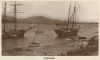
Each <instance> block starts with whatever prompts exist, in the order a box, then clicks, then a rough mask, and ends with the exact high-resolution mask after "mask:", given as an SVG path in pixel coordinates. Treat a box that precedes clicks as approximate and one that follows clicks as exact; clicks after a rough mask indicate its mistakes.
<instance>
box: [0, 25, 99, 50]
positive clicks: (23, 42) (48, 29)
mask: <svg viewBox="0 0 100 60" xmlns="http://www.w3.org/2000/svg"><path fill="white" fill-rule="evenodd" d="M18 26H20V27H17V28H18V29H27V28H29V27H30V26H31V27H32V26H36V24H18ZM55 27H56V26H55V25H49V24H40V25H39V30H40V31H44V33H41V34H38V35H37V37H36V39H35V41H36V42H41V43H40V46H47V45H53V44H59V43H63V42H65V41H66V38H58V37H57V34H56V33H55V32H54V29H55ZM9 28H10V27H9ZM35 31H36V28H33V29H31V30H28V31H27V32H26V33H25V35H24V38H9V39H8V38H7V39H2V50H8V49H13V48H18V47H28V43H30V42H32V41H33V39H34V37H35ZM96 32H98V27H97V26H95V25H92V26H90V28H88V25H84V26H82V28H81V29H80V31H79V33H78V36H86V37H91V36H95V35H98V33H96Z"/></svg>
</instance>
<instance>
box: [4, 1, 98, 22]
mask: <svg viewBox="0 0 100 60" xmlns="http://www.w3.org/2000/svg"><path fill="white" fill-rule="evenodd" d="M14 3H15V2H14V1H9V2H7V15H9V16H13V13H9V12H13V10H14V7H13V6H10V4H14ZM17 3H18V4H23V5H21V6H18V7H17V11H18V12H24V13H18V14H17V18H27V17H32V16H45V17H49V18H52V19H59V20H67V18H68V12H69V10H68V9H69V5H70V1H17ZM74 6H75V1H71V14H70V16H71V15H72V13H73V7H74ZM79 6H80V7H79ZM78 7H79V8H78ZM76 8H78V10H77V12H76V20H77V21H84V22H98V21H99V2H98V1H76ZM3 9H4V2H2V14H3Z"/></svg>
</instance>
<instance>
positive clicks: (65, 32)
mask: <svg viewBox="0 0 100 60" xmlns="http://www.w3.org/2000/svg"><path fill="white" fill-rule="evenodd" d="M78 8H79V7H78ZM78 8H77V9H78ZM77 9H76V3H75V6H74V13H73V14H72V16H71V17H70V10H71V2H70V6H69V14H68V21H67V24H66V25H67V27H65V26H66V25H65V26H63V27H61V28H60V29H55V33H56V34H57V35H58V36H59V37H68V36H77V34H78V28H75V26H76V23H75V19H76V17H75V13H76V11H77ZM72 18H73V19H72Z"/></svg>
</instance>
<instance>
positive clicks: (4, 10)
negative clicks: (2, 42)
mask: <svg viewBox="0 0 100 60" xmlns="http://www.w3.org/2000/svg"><path fill="white" fill-rule="evenodd" d="M6 5H7V3H6V2H5V8H4V29H3V30H4V32H6Z"/></svg>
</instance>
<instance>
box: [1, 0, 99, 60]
mask: <svg viewBox="0 0 100 60" xmlns="http://www.w3.org/2000/svg"><path fill="white" fill-rule="evenodd" d="M1 1H98V2H99V6H100V1H99V0H0V15H1V10H2V9H1ZM0 19H1V16H0ZM98 19H99V20H100V9H99V18H98ZM99 22H100V21H99ZM99 26H100V25H99ZM1 27H2V26H1V20H0V28H1ZM0 33H1V31H0ZM0 35H1V34H0ZM99 43H100V41H99ZM99 48H100V46H99ZM1 51H2V40H1V36H0V60H100V55H99V56H2V52H1ZM99 53H100V51H99ZM45 57H55V59H44V58H45Z"/></svg>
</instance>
